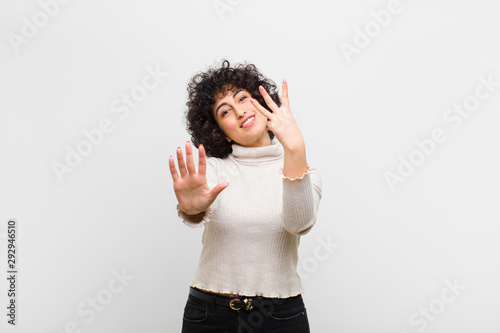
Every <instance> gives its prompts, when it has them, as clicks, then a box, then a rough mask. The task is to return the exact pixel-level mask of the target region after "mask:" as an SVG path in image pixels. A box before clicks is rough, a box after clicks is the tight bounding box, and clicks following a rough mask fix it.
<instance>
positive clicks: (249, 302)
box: [229, 298, 253, 310]
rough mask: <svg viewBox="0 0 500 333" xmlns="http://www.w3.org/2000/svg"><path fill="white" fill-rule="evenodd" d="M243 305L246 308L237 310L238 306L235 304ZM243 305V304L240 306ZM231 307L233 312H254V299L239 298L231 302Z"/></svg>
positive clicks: (241, 307)
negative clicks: (242, 310) (243, 310)
mask: <svg viewBox="0 0 500 333" xmlns="http://www.w3.org/2000/svg"><path fill="white" fill-rule="evenodd" d="M238 302H239V303H243V304H244V306H245V305H246V307H244V306H240V307H239V308H237V307H236V306H238V305H235V303H238ZM239 305H241V304H239ZM229 307H230V308H231V309H233V310H241V309H243V308H245V310H252V309H253V306H252V299H251V298H245V299H243V300H241V299H239V298H233V299H232V300H231V301H230V302H229Z"/></svg>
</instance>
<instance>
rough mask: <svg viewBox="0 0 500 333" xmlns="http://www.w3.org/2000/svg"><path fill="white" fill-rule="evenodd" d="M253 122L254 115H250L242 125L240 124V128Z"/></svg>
mask: <svg viewBox="0 0 500 333" xmlns="http://www.w3.org/2000/svg"><path fill="white" fill-rule="evenodd" d="M254 122H255V116H251V117H250V118H248V119H247V120H245V122H244V123H243V125H241V128H246V127H249V126H251V125H253V123H254Z"/></svg>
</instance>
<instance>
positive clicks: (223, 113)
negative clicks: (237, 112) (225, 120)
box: [222, 109, 229, 117]
mask: <svg viewBox="0 0 500 333" xmlns="http://www.w3.org/2000/svg"><path fill="white" fill-rule="evenodd" d="M226 112H229V109H227V110H226V111H224V112H222V116H223V117H224V115H225V114H226Z"/></svg>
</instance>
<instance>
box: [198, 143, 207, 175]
mask: <svg viewBox="0 0 500 333" xmlns="http://www.w3.org/2000/svg"><path fill="white" fill-rule="evenodd" d="M198 153H199V158H198V161H199V162H198V173H199V174H200V175H206V173H207V159H206V157H205V147H203V145H202V144H200V147H199V148H198Z"/></svg>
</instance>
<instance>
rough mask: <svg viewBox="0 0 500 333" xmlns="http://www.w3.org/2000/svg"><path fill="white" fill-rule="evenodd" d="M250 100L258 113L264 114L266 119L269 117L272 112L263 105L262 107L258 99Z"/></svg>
mask: <svg viewBox="0 0 500 333" xmlns="http://www.w3.org/2000/svg"><path fill="white" fill-rule="evenodd" d="M250 102H251V103H252V105H253V106H254V107H255V108H256V109H257V111H259V112H260V113H262V115H263V116H265V117H266V118H267V119H268V120H269V119H271V117H272V113H271V112H269V110H267V109H266V108H265V107H263V106H262V105H260V103H259V101H258V100H256V99H253V98H250Z"/></svg>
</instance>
